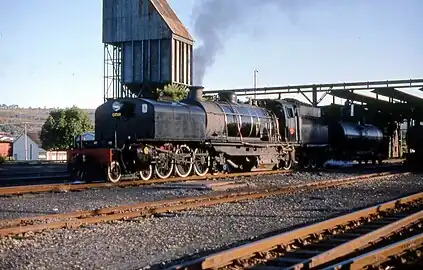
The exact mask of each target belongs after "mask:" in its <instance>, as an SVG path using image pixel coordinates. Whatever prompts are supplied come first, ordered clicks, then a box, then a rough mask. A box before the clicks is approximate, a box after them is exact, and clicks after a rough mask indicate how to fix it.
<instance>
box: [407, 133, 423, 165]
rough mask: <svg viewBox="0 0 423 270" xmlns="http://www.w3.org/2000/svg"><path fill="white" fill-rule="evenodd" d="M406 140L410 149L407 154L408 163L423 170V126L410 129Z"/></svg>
mask: <svg viewBox="0 0 423 270" xmlns="http://www.w3.org/2000/svg"><path fill="white" fill-rule="evenodd" d="M405 140H406V143H407V147H408V149H409V153H407V154H406V161H407V163H408V164H409V165H412V166H415V167H417V168H418V169H421V164H422V158H423V126H421V125H415V126H411V127H409V128H408V130H407V133H406V138H405Z"/></svg>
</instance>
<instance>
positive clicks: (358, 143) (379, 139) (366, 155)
mask: <svg viewBox="0 0 423 270" xmlns="http://www.w3.org/2000/svg"><path fill="white" fill-rule="evenodd" d="M329 144H330V145H331V146H332V148H333V149H335V158H336V159H341V160H344V159H351V160H353V159H356V160H358V161H359V162H361V161H363V160H365V161H367V160H372V161H373V162H375V161H376V160H377V161H379V162H380V161H381V159H382V155H381V150H382V146H383V133H382V131H381V130H380V129H379V128H377V127H375V126H372V125H368V124H367V125H359V124H355V123H348V122H343V121H339V122H336V123H333V124H332V125H331V126H330V128H329Z"/></svg>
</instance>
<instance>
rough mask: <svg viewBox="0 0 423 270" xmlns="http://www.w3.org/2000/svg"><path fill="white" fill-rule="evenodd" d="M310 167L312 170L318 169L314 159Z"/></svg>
mask: <svg viewBox="0 0 423 270" xmlns="http://www.w3.org/2000/svg"><path fill="white" fill-rule="evenodd" d="M310 167H311V168H312V169H316V168H317V162H316V160H314V159H312V160H310Z"/></svg>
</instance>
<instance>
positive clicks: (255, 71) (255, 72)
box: [254, 69, 259, 99]
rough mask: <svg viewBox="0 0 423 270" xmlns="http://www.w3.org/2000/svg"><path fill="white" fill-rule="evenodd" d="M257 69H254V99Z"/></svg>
mask: <svg viewBox="0 0 423 270" xmlns="http://www.w3.org/2000/svg"><path fill="white" fill-rule="evenodd" d="M258 72H259V71H258V70H257V69H255V70H254V99H256V98H257V97H256V88H257V73H258Z"/></svg>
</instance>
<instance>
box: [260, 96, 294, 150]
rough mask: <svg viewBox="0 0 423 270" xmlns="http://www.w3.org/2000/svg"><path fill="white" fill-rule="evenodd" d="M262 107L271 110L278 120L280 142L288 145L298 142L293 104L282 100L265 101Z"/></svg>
mask: <svg viewBox="0 0 423 270" xmlns="http://www.w3.org/2000/svg"><path fill="white" fill-rule="evenodd" d="M263 107H265V108H267V109H269V110H271V111H272V112H273V113H274V114H275V115H276V117H277V118H278V122H279V133H280V135H281V138H282V141H285V142H290V143H296V142H298V141H300V133H299V132H298V131H299V128H298V124H299V123H298V111H297V106H296V105H295V104H292V103H286V102H284V101H282V100H276V101H274V100H266V101H265V104H263Z"/></svg>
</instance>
